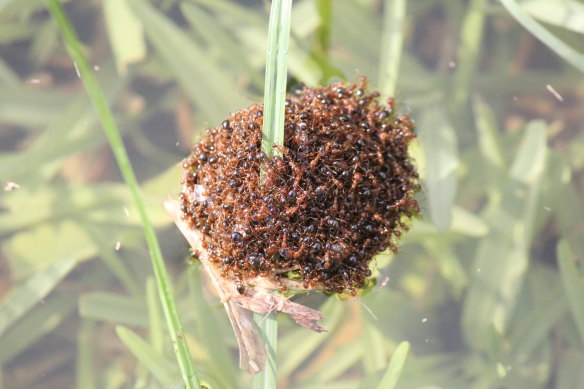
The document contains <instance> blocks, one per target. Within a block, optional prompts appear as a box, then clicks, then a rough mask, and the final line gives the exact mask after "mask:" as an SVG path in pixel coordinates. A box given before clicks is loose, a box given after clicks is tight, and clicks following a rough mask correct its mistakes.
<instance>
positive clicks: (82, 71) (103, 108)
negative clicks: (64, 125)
mask: <svg viewBox="0 0 584 389" xmlns="http://www.w3.org/2000/svg"><path fill="white" fill-rule="evenodd" d="M46 4H47V8H48V10H49V12H50V13H51V15H52V17H53V19H54V20H55V23H56V24H57V27H58V28H59V30H60V31H61V34H62V36H63V39H64V41H65V45H66V47H67V50H68V52H69V55H70V56H71V58H72V60H73V62H74V63H75V67H76V69H77V70H78V72H79V76H80V78H81V80H82V81H83V84H84V85H85V90H86V91H87V94H88V95H89V97H90V99H91V101H92V103H93V105H94V107H95V110H96V111H97V114H98V116H99V118H100V120H101V123H102V125H103V129H104V131H105V134H106V136H107V139H108V141H109V143H110V145H111V148H112V151H113V153H114V156H115V158H116V161H117V163H118V166H119V168H120V171H121V173H122V176H123V178H124V181H125V182H126V185H127V186H128V189H129V190H130V193H131V196H132V200H133V202H134V205H135V207H136V209H137V210H138V213H139V216H140V220H141V224H142V228H143V230H144V235H145V237H146V242H147V244H148V249H149V252H150V258H151V260H152V267H153V268H154V276H155V277H156V281H157V285H158V293H159V295H160V299H161V301H162V307H163V311H164V315H165V317H166V322H167V326H168V330H169V332H170V336H171V339H172V344H173V349H174V350H175V354H176V358H177V361H178V364H179V368H180V371H181V375H182V377H183V379H184V382H185V385H186V388H187V389H195V388H197V389H198V388H200V385H199V381H198V378H197V376H196V374H195V370H194V368H193V365H192V363H191V357H190V353H189V350H188V347H187V343H186V340H185V339H186V337H185V336H184V332H183V327H182V324H181V321H180V318H179V316H178V313H177V309H176V304H175V302H174V297H173V292H172V286H171V284H170V278H169V276H168V273H167V271H166V267H165V265H164V261H163V260H162V253H161V251H160V246H159V245H158V240H157V238H156V234H155V232H154V228H153V226H152V223H151V222H150V218H149V216H148V213H147V212H146V205H145V203H144V200H143V198H142V195H141V193H140V189H139V185H138V181H137V179H136V176H135V174H134V169H133V168H132V165H131V164H130V160H129V158H128V154H127V153H126V149H125V147H124V143H123V141H122V137H121V136H120V131H119V129H118V126H117V124H116V122H115V120H114V117H113V115H112V113H111V110H110V108H109V106H108V104H107V101H106V99H105V97H104V94H103V91H102V90H101V87H100V86H99V84H98V82H97V79H96V78H95V76H94V74H93V72H92V71H91V69H90V67H89V64H88V63H87V60H86V58H85V55H84V54H83V49H82V47H81V43H80V42H79V39H78V38H77V35H76V33H75V31H74V30H73V27H72V26H71V23H70V21H69V19H68V17H67V15H66V14H65V12H64V10H63V7H62V6H61V3H60V2H59V0H46Z"/></svg>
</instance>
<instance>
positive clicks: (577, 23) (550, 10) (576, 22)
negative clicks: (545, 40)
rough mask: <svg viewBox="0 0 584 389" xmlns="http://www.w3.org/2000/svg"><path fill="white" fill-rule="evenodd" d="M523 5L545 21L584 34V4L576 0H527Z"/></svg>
mask: <svg viewBox="0 0 584 389" xmlns="http://www.w3.org/2000/svg"><path fill="white" fill-rule="evenodd" d="M521 7H522V8H523V9H525V10H526V11H527V12H528V13H529V14H531V16H533V17H535V18H536V19H539V20H541V21H542V22H545V23H550V24H553V25H556V26H558V27H563V28H566V29H569V30H572V31H576V32H579V33H581V34H584V4H582V3H580V2H578V1H574V0H526V1H523V2H521Z"/></svg>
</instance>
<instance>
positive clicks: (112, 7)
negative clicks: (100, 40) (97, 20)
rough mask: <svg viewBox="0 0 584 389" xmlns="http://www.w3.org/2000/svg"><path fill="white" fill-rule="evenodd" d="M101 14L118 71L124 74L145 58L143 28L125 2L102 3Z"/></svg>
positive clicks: (109, 0) (123, 0) (108, 1)
mask: <svg viewBox="0 0 584 389" xmlns="http://www.w3.org/2000/svg"><path fill="white" fill-rule="evenodd" d="M103 13H104V17H105V21H106V26H107V32H108V35H109V41H110V44H111V46H112V51H113V52H114V56H115V58H116V65H117V68H118V71H119V72H120V73H125V72H126V70H127V69H126V68H127V66H128V65H129V64H132V63H134V62H138V61H140V60H142V59H144V57H145V56H146V41H145V39H144V27H143V26H142V23H141V22H140V20H138V18H136V16H135V15H134V14H133V13H132V10H131V9H130V7H129V4H128V1H127V0H105V1H103Z"/></svg>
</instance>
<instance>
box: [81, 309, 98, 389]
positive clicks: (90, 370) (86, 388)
mask: <svg viewBox="0 0 584 389" xmlns="http://www.w3.org/2000/svg"><path fill="white" fill-rule="evenodd" d="M95 335H96V334H95V322H94V321H93V320H82V321H81V325H80V326H79V329H78V332H77V369H76V381H77V389H94V388H97V382H96V377H95V369H94V367H93V363H94V358H93V355H94V352H95V346H96V345H95V342H94V339H96V337H95Z"/></svg>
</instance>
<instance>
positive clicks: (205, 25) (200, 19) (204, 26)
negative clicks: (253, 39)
mask: <svg viewBox="0 0 584 389" xmlns="http://www.w3.org/2000/svg"><path fill="white" fill-rule="evenodd" d="M181 11H182V12H183V14H184V16H185V18H186V19H187V20H188V22H189V24H190V25H191V27H192V28H193V30H195V31H196V32H197V33H198V34H199V35H200V36H201V37H202V38H204V39H205V40H206V41H207V44H208V45H209V47H213V48H220V50H218V51H219V52H218V53H217V54H218V55H220V56H221V57H223V59H224V61H225V63H226V64H228V65H232V66H233V68H234V69H237V71H238V72H239V73H243V74H245V76H247V77H249V78H250V79H251V80H252V81H253V84H254V86H255V87H256V88H258V89H261V88H262V87H263V85H264V79H263V77H262V76H261V72H260V70H259V69H256V68H255V67H254V66H253V65H252V63H251V61H250V56H249V53H248V52H247V50H245V46H242V45H241V44H239V43H238V42H237V40H236V37H235V36H233V34H229V33H228V30H226V29H224V28H222V26H221V25H220V24H217V20H216V19H214V18H212V17H211V16H210V15H208V14H207V13H206V12H204V11H203V10H201V9H200V8H199V7H198V6H196V5H194V4H189V3H182V4H181Z"/></svg>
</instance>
